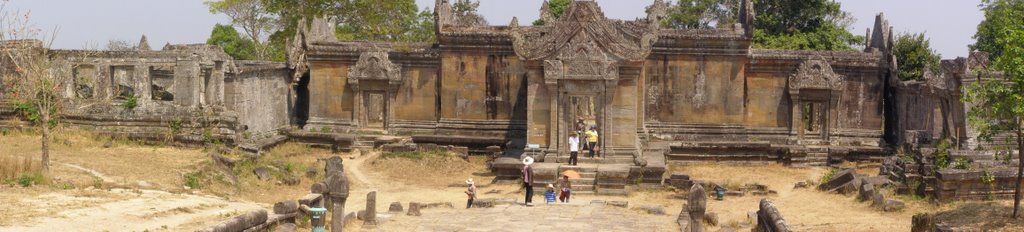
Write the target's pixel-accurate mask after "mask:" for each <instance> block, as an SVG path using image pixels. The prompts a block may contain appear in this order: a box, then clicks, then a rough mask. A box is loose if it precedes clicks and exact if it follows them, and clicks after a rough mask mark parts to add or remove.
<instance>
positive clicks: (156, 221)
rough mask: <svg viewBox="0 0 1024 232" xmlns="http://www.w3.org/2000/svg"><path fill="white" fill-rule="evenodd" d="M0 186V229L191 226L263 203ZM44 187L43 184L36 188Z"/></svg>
mask: <svg viewBox="0 0 1024 232" xmlns="http://www.w3.org/2000/svg"><path fill="white" fill-rule="evenodd" d="M59 165H62V166H66V167H69V168H73V169H76V170H80V171H83V172H86V173H88V174H89V175H92V176H94V177H96V178H100V179H101V180H103V181H104V182H115V180H116V178H115V177H111V176H108V175H106V174H103V173H101V172H99V171H96V170H93V169H90V168H86V167H82V166H79V165H75V164H69V163H59ZM20 190H22V191H0V202H3V203H7V204H9V205H10V206H11V207H6V209H5V210H0V215H4V216H3V218H4V220H0V231H145V230H172V231H191V230H197V229H200V228H203V227H205V226H208V225H210V224H212V223H213V222H216V221H219V220H222V219H223V218H226V217H230V216H233V215H237V214H240V213H242V212H246V211H249V210H254V209H259V208H263V207H262V206H260V205H258V204H254V203H251V202H232V201H227V200H224V199H221V198H218V197H212V196H202V195H191V194H175V193H170V192H166V191H160V190H128V189H112V190H109V191H107V190H98V189H92V188H89V189H85V190H68V191H52V192H45V193H41V192H33V191H31V190H25V189H20ZM38 191H47V189H38Z"/></svg>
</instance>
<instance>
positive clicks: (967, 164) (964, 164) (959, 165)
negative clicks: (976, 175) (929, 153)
mask: <svg viewBox="0 0 1024 232" xmlns="http://www.w3.org/2000/svg"><path fill="white" fill-rule="evenodd" d="M971 162H972V161H971V160H969V159H964V158H957V159H956V161H954V162H953V168H956V169H961V170H970V169H971Z"/></svg>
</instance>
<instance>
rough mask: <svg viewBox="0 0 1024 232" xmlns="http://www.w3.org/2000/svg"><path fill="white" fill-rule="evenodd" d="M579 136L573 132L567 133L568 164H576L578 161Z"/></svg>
mask: <svg viewBox="0 0 1024 232" xmlns="http://www.w3.org/2000/svg"><path fill="white" fill-rule="evenodd" d="M579 153H580V138H579V137H576V135H575V134H570V135H569V165H572V166H576V163H578V162H579Z"/></svg>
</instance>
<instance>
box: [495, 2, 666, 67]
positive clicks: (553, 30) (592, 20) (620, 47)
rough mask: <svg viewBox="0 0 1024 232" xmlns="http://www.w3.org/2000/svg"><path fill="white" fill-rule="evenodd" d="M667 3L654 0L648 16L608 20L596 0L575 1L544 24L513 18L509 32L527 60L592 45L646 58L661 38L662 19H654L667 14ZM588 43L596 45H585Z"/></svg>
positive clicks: (634, 58)
mask: <svg viewBox="0 0 1024 232" xmlns="http://www.w3.org/2000/svg"><path fill="white" fill-rule="evenodd" d="M664 5H665V3H664V2H663V1H661V0H658V1H655V3H654V5H653V6H652V9H653V10H651V11H650V13H649V14H648V17H647V19H641V20H638V21H639V22H632V23H629V22H622V21H618V20H609V19H607V18H606V17H605V16H604V12H602V11H601V8H600V7H598V5H597V3H596V2H592V1H574V2H573V3H572V5H570V6H569V9H568V10H566V12H565V13H563V14H562V16H561V17H560V18H558V19H557V20H552V21H545V25H544V26H541V27H532V28H520V27H519V20H518V19H517V18H513V19H512V23H511V24H510V26H509V27H510V28H511V29H510V32H509V33H510V35H511V37H512V41H513V42H512V45H513V48H514V49H515V51H516V54H517V55H519V57H520V58H521V59H524V60H543V59H550V58H553V57H555V56H560V55H564V54H563V53H561V51H563V50H565V48H576V47H578V46H592V47H593V48H600V49H601V50H600V51H604V52H605V53H607V54H610V55H612V56H614V57H615V58H617V59H621V60H629V61H643V60H644V59H646V58H647V56H648V55H649V54H650V52H651V47H652V46H653V45H654V43H655V42H657V40H658V36H659V33H660V30H659V28H658V27H659V22H660V21H656V20H655V21H652V19H660V18H663V17H664V14H665V10H664V9H665V6H664ZM589 42H593V45H586V43H589ZM581 43H583V44H581ZM568 45H574V46H568ZM572 52H576V51H572Z"/></svg>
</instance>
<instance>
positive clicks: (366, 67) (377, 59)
mask: <svg viewBox="0 0 1024 232" xmlns="http://www.w3.org/2000/svg"><path fill="white" fill-rule="evenodd" d="M363 81H385V82H387V83H388V89H387V90H388V91H391V92H392V93H394V91H397V88H398V87H399V86H401V84H402V67H401V66H399V65H397V64H394V63H391V60H390V59H389V58H388V53H387V52H363V53H362V54H360V55H359V61H357V62H356V64H355V65H353V66H352V68H350V70H349V72H348V84H349V85H350V86H352V89H353V90H355V91H359V90H360V87H359V83H360V82H363Z"/></svg>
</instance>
